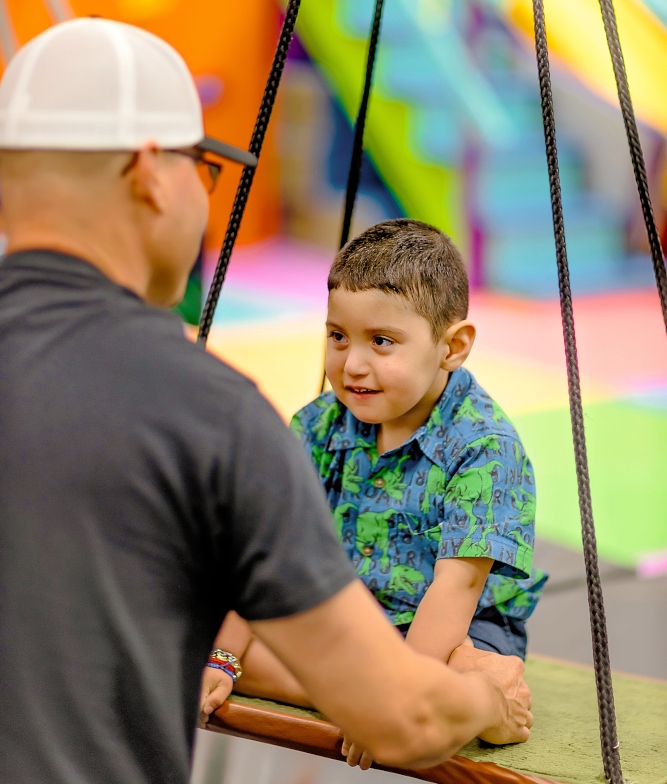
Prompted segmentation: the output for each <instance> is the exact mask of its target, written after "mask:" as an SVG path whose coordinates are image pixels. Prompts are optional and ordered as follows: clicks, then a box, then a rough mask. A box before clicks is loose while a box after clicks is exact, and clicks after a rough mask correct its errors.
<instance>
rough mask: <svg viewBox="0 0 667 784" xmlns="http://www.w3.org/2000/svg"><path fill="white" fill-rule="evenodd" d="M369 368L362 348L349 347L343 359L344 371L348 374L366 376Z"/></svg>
mask: <svg viewBox="0 0 667 784" xmlns="http://www.w3.org/2000/svg"><path fill="white" fill-rule="evenodd" d="M369 370H370V365H369V364H368V359H367V358H366V356H365V352H364V351H362V350H359V349H357V350H354V349H352V348H351V349H350V350H349V351H348V354H347V357H346V359H345V372H346V373H347V375H348V376H366V375H368V372H369Z"/></svg>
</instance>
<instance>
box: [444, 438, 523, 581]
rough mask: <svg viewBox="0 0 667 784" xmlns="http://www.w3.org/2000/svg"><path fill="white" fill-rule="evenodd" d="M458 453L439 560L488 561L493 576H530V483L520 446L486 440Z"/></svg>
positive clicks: (449, 482) (515, 442)
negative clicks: (489, 561) (469, 559)
mask: <svg viewBox="0 0 667 784" xmlns="http://www.w3.org/2000/svg"><path fill="white" fill-rule="evenodd" d="M480 441H482V442H483V443H481V444H471V445H470V446H469V447H468V449H467V450H466V451H465V452H464V453H463V454H462V458H463V459H462V460H461V462H460V464H459V465H458V468H457V470H456V473H454V474H453V475H452V476H451V477H448V478H447V484H446V489H445V494H444V498H443V504H442V508H443V514H442V519H443V525H442V539H441V543H440V547H439V551H438V558H456V557H458V558H464V557H465V558H493V559H494V560H495V562H496V563H495V564H494V566H493V568H492V570H491V571H492V572H493V573H496V574H502V575H505V576H508V577H519V578H526V577H529V576H530V571H531V566H532V562H533V544H534V538H535V479H534V475H533V468H532V465H531V463H530V460H529V459H528V456H527V455H526V453H525V451H524V449H523V446H522V444H521V442H520V441H518V440H517V439H515V438H512V437H510V436H506V435H489V436H485V437H484V438H483V439H480Z"/></svg>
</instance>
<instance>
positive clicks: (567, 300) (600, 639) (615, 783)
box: [533, 0, 623, 784]
mask: <svg viewBox="0 0 667 784" xmlns="http://www.w3.org/2000/svg"><path fill="white" fill-rule="evenodd" d="M533 14H534V18H535V50H536V54H537V71H538V75H539V81H540V97H541V103H542V121H543V123H544V141H545V144H546V153H547V163H548V167H549V186H550V189H551V209H552V213H553V224H554V237H555V240H556V260H557V264H558V285H559V289H560V304H561V313H562V319H563V336H564V340H565V355H566V362H567V378H568V387H569V396H570V417H571V420H572V439H573V443H574V454H575V463H576V467H577V489H578V491H579V509H580V513H581V530H582V540H583V545H584V562H585V565H586V583H587V586H588V605H589V610H590V618H591V634H592V638H593V661H594V664H595V683H596V687H597V696H598V711H599V716H600V741H601V746H602V762H603V765H604V771H605V775H606V777H607V779H608V780H609V781H610V782H611V784H623V774H622V772H621V761H620V756H619V753H618V742H617V739H616V715H615V712H614V692H613V688H612V681H611V665H610V662H609V648H608V643H607V625H606V621H605V614H604V603H603V599H602V586H601V584H600V572H599V569H598V561H597V544H596V540H595V525H594V523H593V507H592V503H591V488H590V480H589V476H588V458H587V456H586V434H585V431H584V414H583V409H582V404H581V388H580V383H579V365H578V361H577V343H576V336H575V332H574V313H573V310H572V292H571V290H570V272H569V268H568V262H567V249H566V246H565V228H564V223H563V205H562V202H561V190H560V175H559V171H558V150H557V148H556V126H555V122H554V111H553V102H552V95H551V78H550V75H549V51H548V49H547V35H546V29H545V22H544V6H543V0H533Z"/></svg>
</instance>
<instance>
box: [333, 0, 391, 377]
mask: <svg viewBox="0 0 667 784" xmlns="http://www.w3.org/2000/svg"><path fill="white" fill-rule="evenodd" d="M383 5H384V0H375V13H374V14H373V22H372V24H371V32H370V37H369V39H368V56H367V57H366V77H365V80H364V91H363V94H362V96H361V103H360V104H359V113H358V114H357V119H356V121H355V123H354V142H353V144H352V157H351V158H350V170H349V172H348V175H347V190H346V191H345V207H344V210H343V226H342V228H341V232H340V245H339V246H338V247H339V248H342V247H343V245H345V243H346V242H347V241H348V239H349V238H350V227H351V226H352V213H353V212H354V203H355V201H356V200H357V192H358V190H359V182H360V181H361V167H362V165H363V162H364V131H365V129H366V115H367V114H368V104H369V101H370V97H371V85H372V82H373V69H374V67H375V55H376V54H377V47H378V40H379V38H380V23H381V22H382V7H383ZM326 380H327V374H326V370H325V371H323V372H322V384H321V385H320V392H324V385H325V384H326Z"/></svg>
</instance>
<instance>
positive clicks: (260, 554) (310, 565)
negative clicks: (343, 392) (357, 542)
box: [227, 390, 356, 620]
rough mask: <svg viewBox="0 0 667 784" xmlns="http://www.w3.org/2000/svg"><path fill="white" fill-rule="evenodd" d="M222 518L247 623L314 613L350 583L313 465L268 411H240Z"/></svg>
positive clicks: (259, 403)
mask: <svg viewBox="0 0 667 784" xmlns="http://www.w3.org/2000/svg"><path fill="white" fill-rule="evenodd" d="M244 409H245V410H244V413H243V415H242V417H241V419H242V421H241V423H240V425H239V434H238V443H237V445H236V448H235V455H234V465H233V492H232V499H231V510H230V511H229V514H228V523H227V525H228V534H229V535H228V536H227V541H228V543H229V548H230V557H229V559H228V568H229V570H230V572H231V577H232V579H231V581H230V584H231V586H233V589H232V590H233V599H234V604H233V606H234V608H235V609H236V610H238V612H239V613H240V614H241V615H242V616H243V617H244V618H247V619H248V620H263V619H268V618H279V617H284V616H287V615H292V614H294V613H297V612H303V611H304V610H307V609H309V608H311V607H314V606H316V605H318V604H320V603H321V602H323V601H325V600H326V599H328V598H330V597H331V596H332V595H333V594H335V593H336V592H338V591H339V590H340V589H341V588H343V587H344V586H345V585H347V584H348V583H350V582H351V581H352V580H354V579H356V575H355V573H354V570H353V569H352V566H351V564H350V562H349V561H348V559H347V557H346V555H345V553H344V552H343V550H342V548H341V546H340V544H339V543H338V540H337V539H336V536H335V533H334V526H333V521H332V516H331V511H330V510H329V507H328V504H327V502H326V498H325V497H324V494H323V491H322V489H321V487H320V483H319V481H318V479H317V475H316V473H315V471H314V470H313V466H312V464H311V463H310V462H309V460H308V458H307V456H306V455H305V454H304V453H303V450H302V448H301V447H300V445H299V443H298V442H297V440H296V439H295V438H294V436H293V435H292V434H291V433H290V432H289V430H288V429H287V428H286V427H285V425H284V424H283V423H282V421H281V420H280V419H279V417H278V415H277V414H276V413H275V411H274V410H273V409H272V408H271V406H270V405H269V404H268V403H267V402H266V401H265V400H264V399H263V398H262V397H261V396H260V395H259V394H258V393H256V392H255V391H254V390H253V394H251V395H248V397H247V400H246V401H245V403H244Z"/></svg>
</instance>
